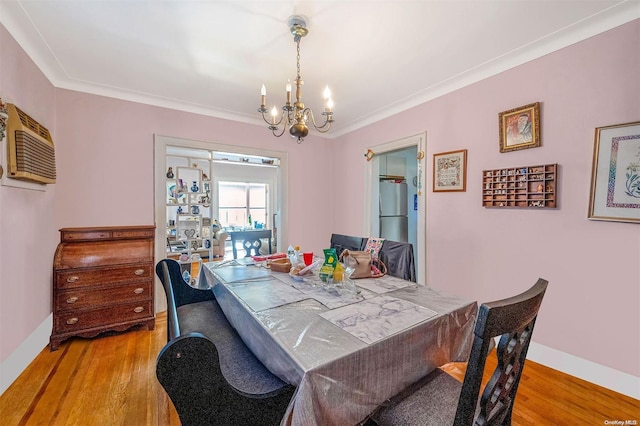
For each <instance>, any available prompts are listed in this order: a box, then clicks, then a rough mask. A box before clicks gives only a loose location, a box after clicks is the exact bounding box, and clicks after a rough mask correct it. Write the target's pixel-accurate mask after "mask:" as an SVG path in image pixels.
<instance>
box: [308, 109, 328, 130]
mask: <svg viewBox="0 0 640 426" xmlns="http://www.w3.org/2000/svg"><path fill="white" fill-rule="evenodd" d="M304 115H305V116H306V117H310V118H311V124H313V127H314V128H315V129H316V130H317V131H319V132H320V133H326V132H328V131H329V129H330V128H331V123H333V113H323V115H326V118H325V120H324V123H322V125H321V126H318V124H316V119H315V117H314V115H313V111H312V110H311V108H305V109H304Z"/></svg>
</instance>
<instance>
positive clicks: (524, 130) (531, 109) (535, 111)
mask: <svg viewBox="0 0 640 426" xmlns="http://www.w3.org/2000/svg"><path fill="white" fill-rule="evenodd" d="M498 119H499V122H500V152H509V151H516V150H518V149H526V148H535V147H538V146H540V102H536V103H534V104H529V105H525V106H522V107H520V108H514V109H510V110H509V111H504V112H501V113H500V114H498Z"/></svg>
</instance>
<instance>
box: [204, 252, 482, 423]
mask: <svg viewBox="0 0 640 426" xmlns="http://www.w3.org/2000/svg"><path fill="white" fill-rule="evenodd" d="M248 267H249V266H248ZM251 267H253V266H251ZM204 272H205V274H204V279H206V281H207V284H208V285H209V286H210V287H212V290H213V292H214V294H215V296H216V298H217V300H218V303H219V304H220V306H221V307H222V309H223V311H224V313H225V315H226V316H227V319H228V320H229V322H230V323H231V324H232V325H233V326H234V327H235V328H236V330H237V331H238V333H239V334H240V336H241V337H242V339H243V341H244V342H245V343H246V345H247V346H248V347H249V348H250V349H251V350H252V351H253V353H254V354H255V355H256V356H257V357H258V359H260V361H261V362H262V363H263V364H264V365H265V366H266V367H267V368H268V369H269V370H270V371H271V372H272V373H273V374H275V375H277V376H278V377H280V378H281V379H282V380H284V381H286V382H288V383H290V384H292V385H294V386H296V387H297V390H296V393H295V395H294V397H293V399H292V401H291V404H290V405H289V409H288V412H287V414H286V415H285V417H284V418H283V423H282V424H284V425H289V424H291V425H304V426H307V425H354V424H357V423H358V422H360V421H362V420H363V419H365V418H366V416H367V415H368V414H370V413H371V412H373V411H374V410H375V409H376V407H377V406H379V405H380V404H381V403H382V402H384V401H385V400H387V399H388V398H390V397H392V396H393V395H395V394H397V393H398V392H400V391H401V390H402V389H404V388H405V387H407V386H408V385H410V384H411V383H413V382H415V381H417V380H418V379H420V378H422V377H424V376H425V375H427V374H429V373H430V372H431V371H433V370H434V369H435V368H437V367H438V366H440V365H443V364H446V363H448V362H451V361H466V360H467V358H468V355H469V351H470V349H471V342H472V333H473V327H474V324H475V318H476V314H477V304H476V302H473V301H467V300H463V299H461V298H459V297H457V296H453V295H449V294H446V293H444V292H441V291H438V290H435V289H433V288H430V287H425V286H421V285H416V284H414V283H411V285H410V286H407V287H404V288H401V289H399V290H394V291H391V292H387V293H385V295H388V296H393V297H395V298H398V299H402V300H406V301H409V302H412V303H414V304H416V305H419V306H422V307H425V308H428V309H431V310H433V311H435V312H436V313H437V315H435V316H433V317H431V318H429V319H427V320H426V321H422V322H420V323H418V324H414V325H413V326H411V327H409V328H406V329H404V330H402V331H400V332H397V333H395V334H393V335H390V336H388V337H386V338H384V339H382V340H379V341H376V342H375V343H372V344H366V343H364V342H363V341H361V340H360V339H358V338H357V337H355V336H353V335H351V334H350V333H348V332H346V331H344V330H343V329H341V328H339V327H337V326H336V325H334V324H332V323H331V322H329V321H328V320H326V319H324V318H322V317H321V316H320V314H321V313H323V312H327V311H329V308H327V307H326V306H325V305H323V304H321V303H320V302H318V301H316V300H314V299H305V300H301V301H298V302H294V303H289V304H285V305H282V306H278V307H275V308H272V309H266V310H262V311H259V312H254V311H253V310H252V309H251V308H250V307H249V306H248V305H247V304H246V303H245V302H244V301H243V300H242V299H241V298H240V297H238V296H237V295H236V294H235V293H234V292H233V291H232V289H231V288H232V286H234V285H238V284H237V283H235V284H226V283H225V282H224V281H223V280H222V279H221V278H220V277H219V276H217V275H216V269H213V268H211V264H207V265H205V267H204ZM273 275H274V277H275V278H280V279H281V281H283V282H287V279H288V275H287V274H279V273H275V272H274V273H273ZM279 275H282V276H283V277H284V276H286V277H287V278H286V279H282V277H279ZM378 279H380V280H384V279H385V277H383V278H378ZM252 284H253V285H254V287H255V289H256V291H257V292H259V291H261V290H260V289H261V288H264V281H261V282H259V283H258V282H256V283H251V282H246V284H244V285H247V286H252ZM356 284H357V281H356ZM292 291H297V290H295V289H293V288H292Z"/></svg>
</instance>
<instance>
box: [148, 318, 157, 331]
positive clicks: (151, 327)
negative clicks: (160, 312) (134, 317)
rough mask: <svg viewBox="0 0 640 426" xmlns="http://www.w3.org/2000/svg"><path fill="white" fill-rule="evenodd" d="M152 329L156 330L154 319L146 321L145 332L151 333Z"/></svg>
mask: <svg viewBox="0 0 640 426" xmlns="http://www.w3.org/2000/svg"><path fill="white" fill-rule="evenodd" d="M154 328H156V320H155V318H153V319H150V320H149V321H147V330H149V331H151V330H153V329H154Z"/></svg>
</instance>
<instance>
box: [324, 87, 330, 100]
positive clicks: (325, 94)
mask: <svg viewBox="0 0 640 426" xmlns="http://www.w3.org/2000/svg"><path fill="white" fill-rule="evenodd" d="M324 98H325V99H329V98H331V90H329V86H327V87H325V88H324Z"/></svg>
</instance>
